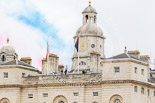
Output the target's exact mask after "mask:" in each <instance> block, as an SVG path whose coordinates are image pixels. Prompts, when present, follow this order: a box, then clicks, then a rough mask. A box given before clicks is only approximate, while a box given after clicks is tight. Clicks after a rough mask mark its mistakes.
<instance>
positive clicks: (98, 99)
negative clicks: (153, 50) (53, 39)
mask: <svg viewBox="0 0 155 103" xmlns="http://www.w3.org/2000/svg"><path fill="white" fill-rule="evenodd" d="M82 14H83V25H82V26H81V27H80V28H79V29H78V30H77V33H76V35H75V37H74V43H75V42H76V40H77V36H78V35H79V36H80V39H79V43H80V44H79V65H80V68H79V73H78V72H77V67H78V55H77V51H76V49H74V54H73V58H72V60H73V65H72V69H71V71H70V72H68V73H67V74H66V75H65V74H64V71H65V69H64V71H63V68H64V66H63V65H58V60H59V57H58V56H57V55H55V54H51V53H49V52H47V55H46V58H44V59H43V61H42V63H43V68H42V72H41V71H39V70H38V69H37V68H35V67H33V66H31V61H32V60H31V58H30V57H24V58H21V59H20V60H18V55H17V53H16V52H15V49H14V48H13V47H12V46H10V44H9V39H8V40H7V45H5V46H3V47H2V48H1V49H0V103H155V71H154V70H152V71H151V70H150V68H149V56H147V55H145V56H140V52H139V51H137V50H136V51H127V50H125V51H124V53H122V54H119V55H116V56H113V57H110V58H105V55H104V41H105V37H104V35H103V32H102V30H101V29H100V28H99V27H98V26H97V12H96V10H95V9H94V8H93V7H92V6H91V5H89V6H88V7H87V8H86V9H85V10H84V11H83V13H82ZM47 51H48V50H47Z"/></svg>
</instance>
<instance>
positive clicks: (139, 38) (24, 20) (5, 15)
mask: <svg viewBox="0 0 155 103" xmlns="http://www.w3.org/2000/svg"><path fill="white" fill-rule="evenodd" d="M88 1H89V0H0V47H2V46H3V45H5V44H6V38H7V37H9V38H10V44H11V45H12V46H13V47H14V48H15V49H16V52H17V53H18V55H19V58H21V57H28V56H30V57H32V59H33V61H32V62H33V65H34V66H36V67H38V68H40V69H41V59H42V58H43V57H45V55H46V43H47V40H48V37H49V39H50V52H51V53H54V54H57V55H59V58H60V61H59V62H60V63H59V64H64V65H68V66H69V67H71V64H72V61H71V58H72V55H73V48H74V44H73V36H74V35H75V33H76V30H77V29H78V28H79V27H80V26H81V25H82V14H81V13H82V11H83V10H84V9H85V8H86V7H87V6H88ZM154 5H155V0H92V7H94V8H95V9H96V10H97V12H98V16H97V24H98V26H100V28H101V29H102V30H103V33H104V36H105V37H106V41H105V55H106V57H110V56H114V55H117V54H120V53H123V52H124V47H125V46H127V50H140V52H141V55H145V54H147V55H151V61H152V62H153V60H154V58H155V46H154V44H155V13H154V11H155V6H154Z"/></svg>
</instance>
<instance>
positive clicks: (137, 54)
mask: <svg viewBox="0 0 155 103" xmlns="http://www.w3.org/2000/svg"><path fill="white" fill-rule="evenodd" d="M128 54H129V55H130V56H133V57H135V58H137V59H140V52H139V50H134V51H128Z"/></svg>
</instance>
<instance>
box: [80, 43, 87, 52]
mask: <svg viewBox="0 0 155 103" xmlns="http://www.w3.org/2000/svg"><path fill="white" fill-rule="evenodd" d="M79 46H80V51H85V50H86V49H87V43H85V42H81V43H80V45H79Z"/></svg>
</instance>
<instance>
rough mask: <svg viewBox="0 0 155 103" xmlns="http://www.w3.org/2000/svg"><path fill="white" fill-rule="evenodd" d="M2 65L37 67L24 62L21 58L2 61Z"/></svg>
mask: <svg viewBox="0 0 155 103" xmlns="http://www.w3.org/2000/svg"><path fill="white" fill-rule="evenodd" d="M1 65H21V66H27V67H31V68H35V67H33V66H31V65H29V64H27V63H25V62H23V61H19V60H18V61H16V60H13V61H10V62H5V63H0V66H1Z"/></svg>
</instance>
